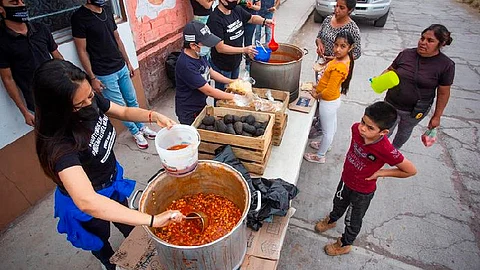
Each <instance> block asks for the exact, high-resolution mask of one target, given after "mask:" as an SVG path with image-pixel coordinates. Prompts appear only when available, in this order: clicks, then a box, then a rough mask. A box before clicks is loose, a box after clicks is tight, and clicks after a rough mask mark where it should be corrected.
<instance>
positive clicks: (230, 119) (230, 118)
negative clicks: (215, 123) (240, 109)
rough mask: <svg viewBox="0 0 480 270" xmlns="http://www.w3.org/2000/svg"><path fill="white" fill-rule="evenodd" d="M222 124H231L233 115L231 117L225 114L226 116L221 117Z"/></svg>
mask: <svg viewBox="0 0 480 270" xmlns="http://www.w3.org/2000/svg"><path fill="white" fill-rule="evenodd" d="M223 122H224V123H225V124H230V123H233V115H231V114H226V115H225V116H224V117H223Z"/></svg>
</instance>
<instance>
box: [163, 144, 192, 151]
mask: <svg viewBox="0 0 480 270" xmlns="http://www.w3.org/2000/svg"><path fill="white" fill-rule="evenodd" d="M189 145H190V144H187V143H184V144H177V145H174V146H170V147H169V148H167V150H180V149H183V148H187V147H188V146H189Z"/></svg>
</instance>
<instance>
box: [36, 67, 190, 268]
mask: <svg viewBox="0 0 480 270" xmlns="http://www.w3.org/2000/svg"><path fill="white" fill-rule="evenodd" d="M33 92H34V97H35V135H36V148H37V154H38V157H39V159H40V164H41V166H42V168H43V170H44V172H45V173H46V174H47V176H49V177H50V178H51V179H52V180H53V181H54V182H55V183H56V184H57V189H56V191H55V206H54V208H55V217H58V218H59V222H58V226H57V230H58V231H59V232H60V233H66V234H67V240H69V241H70V242H71V243H72V244H73V245H74V246H75V247H78V248H82V249H85V250H90V251H91V252H92V254H93V255H94V256H95V257H96V258H98V259H99V260H100V261H101V262H102V264H103V265H105V267H106V268H107V269H115V265H113V264H111V263H110V262H109V259H110V257H111V256H112V255H113V253H114V252H113V249H112V247H111V246H110V243H109V242H108V238H109V237H110V221H111V222H113V224H114V225H115V226H116V227H117V228H118V229H119V230H120V231H121V232H122V234H123V235H124V236H125V237H126V236H128V234H129V233H130V232H131V230H132V229H133V226H137V225H148V226H151V227H161V226H166V225H168V224H169V223H171V222H179V221H181V220H182V219H183V218H184V216H183V215H182V214H181V213H180V212H179V211H166V212H163V213H160V214H158V215H148V214H146V213H141V212H139V211H136V210H132V209H129V208H128V207H127V197H128V196H129V195H130V194H131V193H132V191H133V188H134V186H135V182H134V181H132V180H129V179H124V178H123V168H122V167H121V166H120V164H119V163H118V162H117V160H116V158H115V155H114V153H113V145H114V143H115V137H116V133H115V129H114V128H113V126H112V124H111V123H110V120H109V117H113V118H116V119H119V120H128V121H135V122H137V121H138V122H155V123H157V124H158V125H159V126H161V127H167V128H170V127H171V126H172V125H174V124H175V122H174V121H172V120H171V119H169V118H168V117H166V116H164V115H162V114H160V113H157V112H154V111H147V110H144V109H140V108H134V107H123V106H119V105H116V104H115V103H113V102H110V101H108V100H107V99H105V98H103V97H102V96H100V95H98V94H96V93H95V92H94V91H93V90H92V87H91V85H90V83H89V81H88V80H87V76H86V73H85V72H83V71H82V70H81V69H79V68H78V67H76V66H75V65H73V64H72V63H70V62H67V61H63V60H50V61H47V62H45V63H44V64H43V65H41V66H40V67H39V68H38V69H37V71H36V72H35V75H34V78H33Z"/></svg>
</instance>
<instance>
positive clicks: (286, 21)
mask: <svg viewBox="0 0 480 270" xmlns="http://www.w3.org/2000/svg"><path fill="white" fill-rule="evenodd" d="M314 3H315V1H314V0H302V1H298V0H284V1H282V4H281V6H280V8H279V9H278V11H277V12H276V14H275V19H276V23H277V24H276V29H275V30H276V32H275V34H276V36H275V39H276V41H277V42H290V41H291V40H292V37H293V36H294V35H295V33H296V32H297V31H298V30H299V29H300V28H301V27H302V25H303V24H304V23H305V21H306V20H307V19H308V15H309V14H310V13H311V11H312V10H313V7H314ZM174 96H175V93H174V90H173V89H172V91H170V92H168V93H166V94H165V96H164V97H163V99H162V100H161V101H159V102H158V103H156V104H155V105H154V108H153V109H155V110H156V111H159V112H161V113H163V114H165V115H167V116H169V117H171V118H173V119H176V116H175V110H174ZM115 154H116V156H117V159H118V161H119V162H120V163H121V164H122V165H123V166H124V168H125V177H127V178H131V179H135V180H137V186H136V188H137V189H142V188H144V187H145V185H146V183H147V180H148V179H149V178H150V177H151V176H152V175H154V174H155V172H157V171H158V169H159V166H160V163H159V159H158V155H157V153H156V151H155V147H154V143H153V141H150V147H149V148H148V149H147V150H139V149H138V148H137V147H136V145H135V143H134V142H133V141H132V139H131V136H130V135H129V134H128V132H123V133H122V134H120V135H119V136H118V138H117V143H116V146H115ZM56 226H57V220H56V219H54V218H53V193H52V194H50V195H48V196H47V197H46V198H45V199H44V200H42V201H41V202H40V203H38V204H37V205H36V206H34V207H32V208H31V209H30V210H29V211H28V212H27V213H26V214H24V215H23V216H22V217H20V218H18V219H17V220H15V221H14V222H13V223H12V224H10V227H9V228H8V229H7V230H6V231H5V232H4V233H3V234H2V235H1V236H0V269H100V263H99V262H98V261H97V259H95V258H94V257H93V256H92V255H91V254H90V252H86V251H82V250H80V249H77V248H74V247H73V246H72V245H71V244H70V243H69V242H68V241H67V240H66V237H65V235H61V234H59V233H57V231H56ZM112 228H113V227H112ZM110 241H111V243H112V246H113V247H114V249H115V248H117V247H118V246H119V245H120V243H121V242H122V241H123V237H122V236H121V235H120V233H119V232H118V230H116V229H115V228H113V229H112V237H111V238H110Z"/></svg>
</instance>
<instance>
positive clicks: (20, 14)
mask: <svg viewBox="0 0 480 270" xmlns="http://www.w3.org/2000/svg"><path fill="white" fill-rule="evenodd" d="M3 9H5V13H7V15H6V16H5V20H9V21H13V22H28V9H27V7H26V6H20V7H3Z"/></svg>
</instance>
